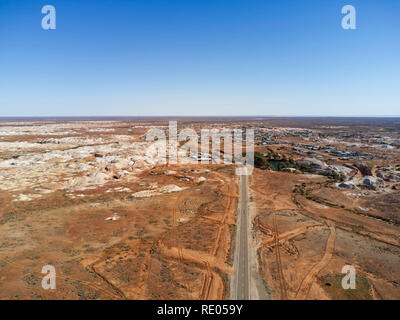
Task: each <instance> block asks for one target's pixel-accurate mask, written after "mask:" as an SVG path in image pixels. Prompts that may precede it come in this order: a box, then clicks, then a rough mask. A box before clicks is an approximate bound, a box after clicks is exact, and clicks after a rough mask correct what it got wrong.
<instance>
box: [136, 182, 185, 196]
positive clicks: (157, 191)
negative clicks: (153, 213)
mask: <svg viewBox="0 0 400 320" xmlns="http://www.w3.org/2000/svg"><path fill="white" fill-rule="evenodd" d="M184 189H185V188H181V187H178V186H176V185H174V184H168V185H166V186H164V187H161V188H158V189H155V190H142V191H139V192H135V193H134V194H132V197H134V198H148V197H153V196H157V195H161V194H163V193H170V192H178V191H182V190H184Z"/></svg>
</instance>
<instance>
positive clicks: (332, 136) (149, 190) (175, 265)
mask: <svg viewBox="0 0 400 320" xmlns="http://www.w3.org/2000/svg"><path fill="white" fill-rule="evenodd" d="M174 120H176V119H174ZM177 120H178V131H180V130H181V129H183V128H191V129H193V130H194V131H196V132H200V130H201V129H204V128H209V129H222V128H230V129H233V128H236V129H246V128H253V129H254V132H255V141H254V149H255V154H254V156H255V163H254V165H255V169H254V171H253V173H252V175H250V176H249V177H248V183H249V187H248V189H249V190H248V192H249V204H248V206H249V230H250V233H249V237H250V238H249V242H250V245H249V247H250V249H249V250H253V251H254V260H251V261H250V266H251V268H252V270H255V272H256V273H258V277H256V278H255V282H257V283H254V282H253V283H250V284H251V285H252V286H254V287H256V288H257V289H256V290H257V291H258V294H257V295H256V296H257V297H259V298H272V299H400V161H399V160H400V120H399V119H396V118H394V119H368V118H358V119H356V118H355V119H350V118H347V119H345V118H343V119H340V118H326V119H324V118H242V119H240V118H231V119H228V118H208V119H207V118H194V119H186V118H182V119H177ZM168 122H169V119H151V118H148V119H145V118H143V119H133V118H132V119H129V118H121V119H41V120H39V119H25V120H11V119H4V120H2V121H1V122H0V204H1V206H0V299H229V298H230V297H231V292H230V290H231V280H232V277H233V274H234V272H235V267H236V266H235V263H234V256H235V250H236V248H237V246H236V245H235V240H236V237H237V228H238V221H237V217H238V214H237V212H238V208H239V206H238V203H239V177H238V176H237V175H235V165H229V164H224V163H222V161H210V163H209V164H204V163H200V162H199V163H190V164H169V163H168V161H167V164H159V163H157V162H156V161H155V160H156V159H155V158H154V157H152V156H149V154H147V151H148V148H149V145H150V143H149V142H147V141H146V139H145V135H146V133H147V132H148V130H150V129H152V128H159V129H162V130H166V131H167V130H168ZM222 142H223V141H221V142H220V143H221V145H223V143H222ZM182 145H184V143H178V146H177V147H182ZM224 148H225V147H224ZM224 148H222V150H221V159H222V156H223V154H224V151H226V150H225V149H224ZM205 156H206V155H204V154H199V158H200V157H203V158H204V157H205ZM196 160H197V159H196ZM250 256H251V255H250ZM45 265H53V266H54V267H55V269H56V274H57V278H56V279H57V288H56V289H55V290H44V289H43V288H42V285H41V282H42V278H43V276H44V274H42V273H41V270H42V267H43V266H45ZM345 265H350V266H353V267H354V268H355V270H356V279H357V280H356V289H349V290H345V289H343V288H342V285H341V281H342V278H343V277H344V276H345V275H344V274H343V273H342V268H343V266H345Z"/></svg>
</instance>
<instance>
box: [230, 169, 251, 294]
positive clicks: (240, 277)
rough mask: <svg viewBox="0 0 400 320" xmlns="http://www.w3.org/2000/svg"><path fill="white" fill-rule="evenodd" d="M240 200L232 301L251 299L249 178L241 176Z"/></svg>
mask: <svg viewBox="0 0 400 320" xmlns="http://www.w3.org/2000/svg"><path fill="white" fill-rule="evenodd" d="M239 192H240V198H239V205H238V230H237V239H236V254H235V261H234V270H235V273H234V281H233V284H232V285H233V288H232V289H233V292H232V299H235V300H249V299H250V268H249V221H248V216H249V210H248V201H249V194H248V186H247V176H245V175H242V176H240V187H239Z"/></svg>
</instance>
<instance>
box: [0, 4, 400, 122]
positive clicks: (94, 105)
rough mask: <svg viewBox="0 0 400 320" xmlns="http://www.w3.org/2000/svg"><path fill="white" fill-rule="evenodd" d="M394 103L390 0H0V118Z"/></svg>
mask: <svg viewBox="0 0 400 320" xmlns="http://www.w3.org/2000/svg"><path fill="white" fill-rule="evenodd" d="M46 4H51V5H53V6H54V7H55V8H56V14H57V16H56V17H57V29H56V30H48V31H45V30H43V29H42V28H41V20H42V17H43V16H44V15H43V14H42V13H41V8H42V6H44V5H46ZM346 4H351V5H353V6H354V7H355V8H356V10H357V29H356V30H344V29H342V27H341V19H342V17H343V15H342V13H341V8H342V7H343V6H344V5H346ZM399 110H400V1H398V0H347V1H339V0H322V1H315V0H312V1H311V0H301V1H299V0H279V1H278V0H275V1H267V0H260V1H255V0H241V1H235V0H201V1H200V0H198V1H191V0H182V1H177V0H168V1H167V0H157V1H156V0H130V1H128V0H126V1H111V0H110V1H100V0H98V1H94V0H92V1H89V0H79V1H78V0H68V1H59V0H46V1H37V0H26V1H23V0H0V116H70V115H75V116H102V115H103V116H107V115H126V116H145V115H154V116H156V115H160V116H163V115H182V116H185V115H186V116H196V115H199V116H200V115H276V116H281V115H283V116H291V115H300V116H309V115H313V116H325V115H327V116H335V115H337V116H373V115H379V116H384V115H400V112H399Z"/></svg>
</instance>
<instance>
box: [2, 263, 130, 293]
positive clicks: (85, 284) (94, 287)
mask: <svg viewBox="0 0 400 320" xmlns="http://www.w3.org/2000/svg"><path fill="white" fill-rule="evenodd" d="M0 261H3V262H5V263H7V264H9V265H12V266H15V267H18V268H21V269H23V268H24V266H23V265H21V264H18V263H16V262H13V261H10V260H8V259H6V258H0ZM91 271H92V270H91ZM27 274H30V275H34V274H41V276H43V274H42V273H41V272H39V271H37V272H34V273H32V272H31V273H27ZM96 275H97V273H96ZM56 279H64V280H73V281H77V282H79V283H81V284H83V285H84V286H86V287H88V288H91V289H93V290H95V291H100V292H102V293H103V294H105V295H106V296H111V297H115V298H117V299H120V298H121V297H124V294H123V293H122V294H121V292H120V290H116V291H117V292H118V293H116V292H114V291H109V290H106V289H104V288H103V287H100V286H98V285H96V284H93V283H90V282H87V281H84V280H80V279H76V278H73V277H65V276H62V275H59V274H57V273H56ZM102 280H104V279H102ZM107 284H109V282H108V281H107ZM112 289H115V288H114V286H112Z"/></svg>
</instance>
